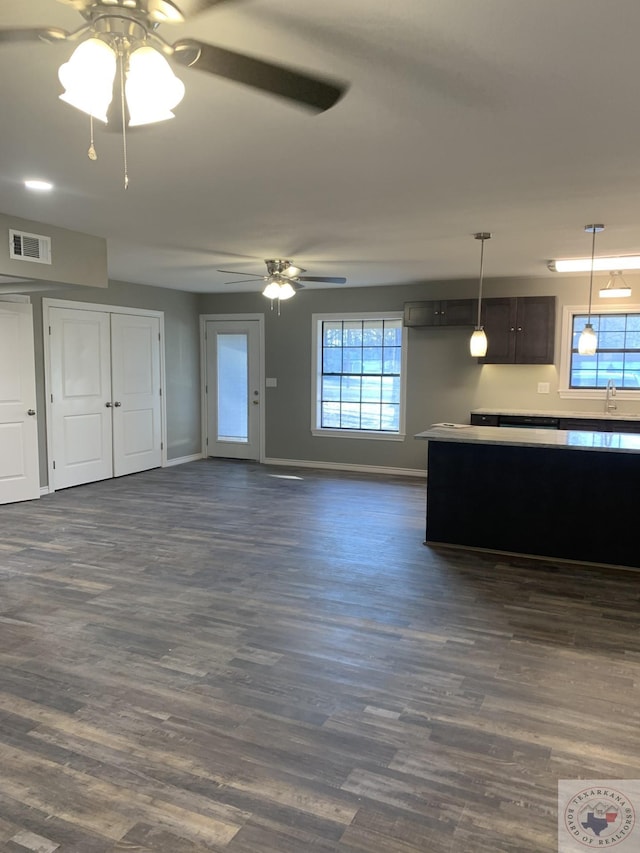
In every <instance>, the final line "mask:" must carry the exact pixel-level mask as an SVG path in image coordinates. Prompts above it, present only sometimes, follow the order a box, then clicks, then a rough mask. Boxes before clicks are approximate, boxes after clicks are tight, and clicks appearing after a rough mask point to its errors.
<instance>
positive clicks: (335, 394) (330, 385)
mask: <svg viewBox="0 0 640 853" xmlns="http://www.w3.org/2000/svg"><path fill="white" fill-rule="evenodd" d="M322 399H323V400H339V399H340V377H339V376H323V377H322Z"/></svg>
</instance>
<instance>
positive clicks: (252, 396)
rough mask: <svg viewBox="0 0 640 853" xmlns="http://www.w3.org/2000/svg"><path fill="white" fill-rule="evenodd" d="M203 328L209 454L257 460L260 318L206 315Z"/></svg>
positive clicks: (259, 427)
mask: <svg viewBox="0 0 640 853" xmlns="http://www.w3.org/2000/svg"><path fill="white" fill-rule="evenodd" d="M205 329H206V371H207V377H206V391H207V455H208V456H224V457H228V458H233V459H257V460H259V459H260V445H261V423H262V419H261V415H260V408H261V406H262V394H261V379H260V377H261V370H260V324H259V321H258V320H224V321H217V320H216V321H208V322H207V323H206V325H205Z"/></svg>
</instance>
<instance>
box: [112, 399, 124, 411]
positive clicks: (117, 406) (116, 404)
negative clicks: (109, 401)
mask: <svg viewBox="0 0 640 853" xmlns="http://www.w3.org/2000/svg"><path fill="white" fill-rule="evenodd" d="M113 405H114V406H115V407H116V409H118V408H119V407H120V406H121V405H122V403H121V402H120V401H119V400H116V401H115V403H114V404H113Z"/></svg>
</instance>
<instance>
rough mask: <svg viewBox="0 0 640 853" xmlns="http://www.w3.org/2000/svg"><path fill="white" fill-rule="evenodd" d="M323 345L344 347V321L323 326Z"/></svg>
mask: <svg viewBox="0 0 640 853" xmlns="http://www.w3.org/2000/svg"><path fill="white" fill-rule="evenodd" d="M322 327H323V328H322V345H323V346H325V347H341V346H342V321H338V322H336V323H329V322H327V323H323V324H322Z"/></svg>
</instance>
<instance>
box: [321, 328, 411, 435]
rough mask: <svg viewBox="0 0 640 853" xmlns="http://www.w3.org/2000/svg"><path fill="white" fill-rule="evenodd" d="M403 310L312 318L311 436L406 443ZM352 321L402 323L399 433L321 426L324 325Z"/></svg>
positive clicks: (406, 338) (405, 330) (405, 363)
mask: <svg viewBox="0 0 640 853" xmlns="http://www.w3.org/2000/svg"><path fill="white" fill-rule="evenodd" d="M403 318H404V314H403V312H402V311H359V312H353V311H351V312H345V313H331V314H312V315H311V434H312V435H314V436H321V437H324V438H360V439H373V440H375V441H404V440H405V438H406V400H407V393H406V389H407V341H408V335H407V328H406V326H405V325H404V324H403V322H402V321H403ZM350 320H359V321H365V322H366V321H367V320H399V321H400V328H401V330H402V339H401V345H400V412H399V414H400V423H399V425H398V431H397V432H383V431H378V430H365V429H340V428H336V427H321V426H319V424H320V422H321V420H320V415H321V403H322V401H321V393H322V382H321V373H320V371H321V370H322V324H323V323H325V322H332V321H333V322H336V321H337V322H340V321H345V322H348V321H350Z"/></svg>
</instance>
